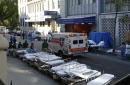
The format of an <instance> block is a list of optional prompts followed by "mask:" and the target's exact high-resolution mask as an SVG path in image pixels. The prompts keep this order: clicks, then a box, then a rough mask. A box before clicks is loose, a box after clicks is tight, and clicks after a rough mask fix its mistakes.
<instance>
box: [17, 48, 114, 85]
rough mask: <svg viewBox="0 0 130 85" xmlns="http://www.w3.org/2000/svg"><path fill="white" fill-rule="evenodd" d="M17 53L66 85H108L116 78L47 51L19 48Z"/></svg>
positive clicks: (25, 60) (22, 58)
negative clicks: (30, 51) (27, 50)
mask: <svg viewBox="0 0 130 85" xmlns="http://www.w3.org/2000/svg"><path fill="white" fill-rule="evenodd" d="M15 54H16V55H15V56H16V57H19V58H20V59H21V60H23V61H24V62H26V63H28V64H29V65H31V66H33V67H36V68H37V69H38V70H39V71H41V72H44V73H46V74H48V75H49V76H51V77H52V78H53V79H54V80H59V81H61V83H62V84H65V85H107V84H109V83H110V82H111V81H112V80H113V79H114V75H112V74H106V73H105V74H102V73H101V72H99V71H97V70H92V69H91V68H90V67H89V66H87V65H85V64H81V63H79V62H77V61H75V60H72V61H66V60H63V59H62V58H61V57H58V56H56V55H53V54H49V53H46V52H37V53H27V52H26V50H17V51H16V52H15Z"/></svg>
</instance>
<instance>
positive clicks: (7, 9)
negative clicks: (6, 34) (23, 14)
mask: <svg viewBox="0 0 130 85" xmlns="http://www.w3.org/2000/svg"><path fill="white" fill-rule="evenodd" d="M0 25H4V26H11V27H16V26H17V25H18V6H17V0H1V1H0Z"/></svg>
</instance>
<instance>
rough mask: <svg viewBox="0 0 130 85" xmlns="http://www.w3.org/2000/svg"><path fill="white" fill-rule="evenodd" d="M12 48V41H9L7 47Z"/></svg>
mask: <svg viewBox="0 0 130 85" xmlns="http://www.w3.org/2000/svg"><path fill="white" fill-rule="evenodd" d="M11 48H13V43H12V42H11V41H10V42H9V49H11Z"/></svg>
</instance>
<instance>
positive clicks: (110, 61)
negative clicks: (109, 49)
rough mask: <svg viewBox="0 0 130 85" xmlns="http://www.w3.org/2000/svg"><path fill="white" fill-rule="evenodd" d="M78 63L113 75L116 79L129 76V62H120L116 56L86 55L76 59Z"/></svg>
mask: <svg viewBox="0 0 130 85" xmlns="http://www.w3.org/2000/svg"><path fill="white" fill-rule="evenodd" d="M76 58H77V60H78V61H79V62H80V63H84V64H86V65H89V66H90V67H91V68H93V69H96V70H99V71H101V72H104V73H110V74H114V75H115V77H116V80H117V79H120V78H121V77H123V76H125V75H127V74H130V61H125V60H121V59H120V57H118V56H111V55H101V54H96V53H86V54H84V55H82V56H79V57H76Z"/></svg>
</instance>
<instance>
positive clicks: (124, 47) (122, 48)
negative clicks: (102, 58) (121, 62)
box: [120, 42, 126, 59]
mask: <svg viewBox="0 0 130 85" xmlns="http://www.w3.org/2000/svg"><path fill="white" fill-rule="evenodd" d="M120 50H121V58H122V59H125V50H126V44H125V43H124V42H123V43H122V45H121V46H120Z"/></svg>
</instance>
